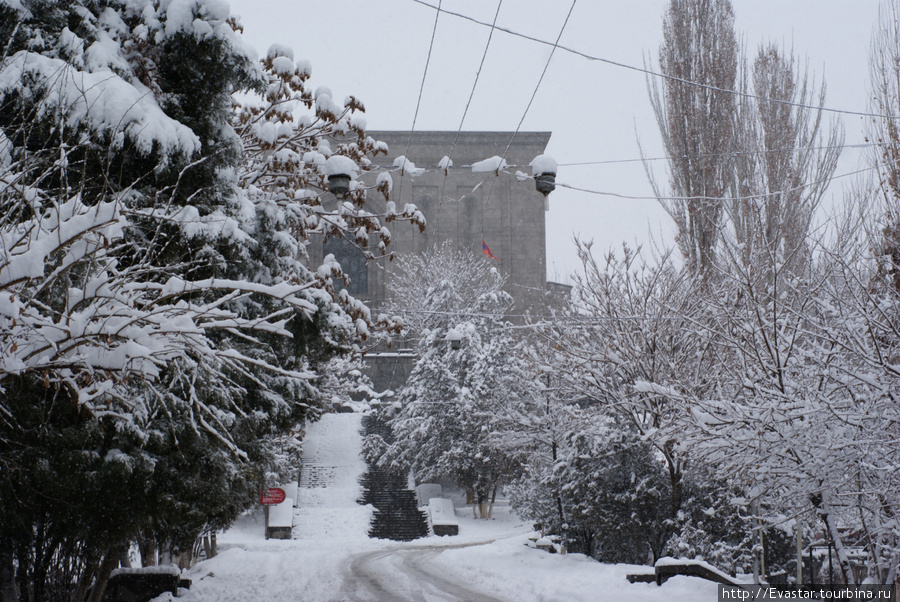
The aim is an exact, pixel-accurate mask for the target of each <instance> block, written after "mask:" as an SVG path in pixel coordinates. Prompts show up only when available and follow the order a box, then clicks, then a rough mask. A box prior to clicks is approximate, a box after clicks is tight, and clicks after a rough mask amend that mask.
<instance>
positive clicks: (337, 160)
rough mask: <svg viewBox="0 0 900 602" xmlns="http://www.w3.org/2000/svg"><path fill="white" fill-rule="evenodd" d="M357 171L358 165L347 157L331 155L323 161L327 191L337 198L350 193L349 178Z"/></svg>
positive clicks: (344, 196)
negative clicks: (326, 178)
mask: <svg viewBox="0 0 900 602" xmlns="http://www.w3.org/2000/svg"><path fill="white" fill-rule="evenodd" d="M358 172H359V166H357V165H356V162H355V161H353V159H351V158H349V157H344V156H342V155H331V156H330V157H328V159H327V160H326V161H325V175H326V176H327V177H328V191H329V192H330V193H331V194H333V195H334V196H336V197H337V198H339V199H343V198H346V196H347V195H348V194H350V180H352V179H353V178H354V177H355V176H356V174H357V173H358Z"/></svg>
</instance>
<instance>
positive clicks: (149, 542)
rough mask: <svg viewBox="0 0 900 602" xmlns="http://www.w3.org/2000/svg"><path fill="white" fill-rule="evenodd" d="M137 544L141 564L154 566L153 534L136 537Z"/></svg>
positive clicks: (154, 545) (154, 546) (154, 547)
mask: <svg viewBox="0 0 900 602" xmlns="http://www.w3.org/2000/svg"><path fill="white" fill-rule="evenodd" d="M137 544H138V550H139V551H140V552H141V566H156V540H155V539H154V538H153V536H152V535H150V536H148V537H138V540H137Z"/></svg>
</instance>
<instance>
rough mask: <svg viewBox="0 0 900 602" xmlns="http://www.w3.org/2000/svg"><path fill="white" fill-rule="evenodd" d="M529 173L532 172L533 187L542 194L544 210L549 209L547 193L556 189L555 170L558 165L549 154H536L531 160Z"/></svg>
mask: <svg viewBox="0 0 900 602" xmlns="http://www.w3.org/2000/svg"><path fill="white" fill-rule="evenodd" d="M529 165H530V166H531V173H532V174H534V187H535V189H536V190H537V191H538V192H540V193H541V194H542V195H544V210H545V211H549V210H550V202H549V201H548V199H547V195H549V194H550V193H551V192H553V191H554V190H556V171H557V169H558V168H559V165H558V164H557V163H556V159H554V158H553V157H551V156H550V155H538V156H537V157H535V158H534V159H532V160H531V163H530V164H529Z"/></svg>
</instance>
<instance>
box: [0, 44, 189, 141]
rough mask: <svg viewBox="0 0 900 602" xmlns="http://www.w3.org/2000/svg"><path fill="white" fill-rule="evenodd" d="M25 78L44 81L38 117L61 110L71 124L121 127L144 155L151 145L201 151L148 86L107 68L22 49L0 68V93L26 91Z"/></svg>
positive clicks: (113, 129) (119, 128)
mask: <svg viewBox="0 0 900 602" xmlns="http://www.w3.org/2000/svg"><path fill="white" fill-rule="evenodd" d="M29 78H34V79H36V80H38V81H43V82H45V84H44V85H45V88H46V91H47V93H46V94H45V95H44V96H42V98H41V101H40V103H38V105H37V107H36V113H37V114H36V117H37V118H40V117H42V116H43V115H46V114H48V113H53V112H54V111H61V112H62V113H63V114H64V115H65V119H66V123H67V125H69V126H70V127H77V126H78V125H79V124H81V123H82V122H87V123H88V124H89V125H90V127H91V128H92V129H94V130H98V131H103V130H109V131H112V132H124V133H125V135H127V136H128V137H129V138H130V139H131V140H132V141H133V142H134V143H135V146H136V147H137V149H138V150H139V151H140V152H141V153H143V154H149V153H150V152H151V151H152V150H153V147H154V144H158V145H159V146H160V147H161V148H162V149H163V151H164V153H167V154H168V153H183V154H185V155H188V156H190V155H192V154H193V153H195V152H198V151H199V150H200V140H199V138H197V136H196V135H195V134H194V132H193V131H191V129H190V128H188V127H187V126H185V125H183V124H181V123H179V122H178V121H175V120H174V119H172V118H170V117H169V116H167V115H166V114H165V113H163V111H162V109H161V108H160V107H159V105H157V104H156V101H155V100H154V98H153V94H152V93H150V92H149V90H147V89H146V88H144V86H143V85H141V84H139V83H129V82H127V81H125V80H124V79H122V78H121V77H120V76H118V75H117V74H115V73H114V72H112V71H110V70H100V71H97V72H94V73H86V72H83V71H77V70H75V69H73V68H72V66H71V65H68V64H67V63H66V62H65V61H62V60H60V59H55V58H50V57H46V56H41V55H39V54H34V53H32V52H27V51H24V50H23V51H20V52H17V53H16V54H14V55H13V56H12V57H11V58H10V59H9V60H8V61H7V62H6V63H5V64H4V65H3V69H2V70H0V95H3V96H5V95H7V94H10V93H13V92H18V93H27V91H26V90H25V89H24V87H25V85H26V83H27V82H28V81H29ZM115 139H116V140H119V139H118V138H115ZM118 143H119V144H121V141H119V142H118Z"/></svg>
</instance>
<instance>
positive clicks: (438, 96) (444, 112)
mask: <svg viewBox="0 0 900 602" xmlns="http://www.w3.org/2000/svg"><path fill="white" fill-rule="evenodd" d="M424 1H425V2H428V3H430V4H432V5H434V6H437V4H438V0H424ZM667 3H668V2H667V0H580V1H577V2H576V4H575V7H574V9H573V10H572V13H571V16H570V18H569V19H568V23H567V24H566V26H565V29H564V31H563V33H562V38H561V39H560V44H561V45H562V46H566V47H568V48H570V49H572V50H576V51H578V52H581V53H584V54H588V55H591V56H593V57H599V58H602V59H606V60H609V61H614V62H618V63H622V64H624V65H630V66H633V67H643V66H644V64H645V61H647V60H649V61H651V62H652V65H651V67H652V68H653V69H654V70H656V62H657V55H658V51H659V46H660V43H661V41H662V18H663V13H664V10H665V7H666V5H667ZM733 5H734V12H735V22H736V29H737V32H738V35H739V36H740V37H741V39H742V42H743V44H744V45H745V46H746V47H747V49H748V54H751V55H753V54H755V51H756V48H757V47H758V46H759V45H760V44H761V43H768V42H777V43H779V44H780V45H782V47H784V48H786V49H788V50H790V49H793V51H794V53H795V55H797V56H799V57H801V58H805V60H808V65H809V70H810V73H811V75H812V76H814V77H815V79H816V81H822V79H823V77H824V80H825V82H826V84H827V90H828V91H827V97H826V105H827V106H828V107H832V108H835V109H842V110H847V111H866V110H867V109H868V107H867V87H868V81H867V77H868V48H869V44H870V39H871V33H872V30H873V28H874V25H875V22H876V20H877V17H878V1H877V0H733ZM231 7H232V12H233V13H235V14H237V15H239V16H240V17H241V22H242V23H243V25H244V27H245V34H244V36H245V38H246V40H247V41H248V42H249V43H250V45H252V46H253V47H255V48H256V49H257V52H258V53H259V54H260V55H263V54H265V52H266V50H267V49H268V47H269V46H270V45H271V44H272V43H275V42H278V43H282V44H286V45H288V46H291V47H292V48H293V49H294V53H295V58H298V59H299V58H305V59H308V60H309V61H311V63H312V83H313V86H314V87H316V86H320V85H324V86H328V87H329V88H331V90H332V91H333V93H334V97H335V98H336V99H338V100H340V99H343V98H345V97H346V96H347V95H350V94H352V95H354V96H356V97H358V98H360V99H361V100H362V101H363V102H364V103H365V106H366V119H367V122H368V127H369V129H372V130H375V129H385V130H387V129H390V130H409V129H411V128H412V127H413V120H414V116H415V115H416V107H417V104H418V116H417V117H416V118H415V119H416V121H415V129H416V130H453V131H455V130H457V129H458V128H459V127H460V120H461V119H462V117H463V113H464V111H465V108H466V102H467V100H468V98H469V96H470V94H471V93H472V89H473V85H474V84H475V76H476V73H477V71H478V68H479V64H480V63H481V61H482V56H483V53H484V50H485V45H486V44H487V41H488V36H489V35H490V34H491V29H490V28H489V27H486V26H484V25H479V24H477V23H473V22H471V21H468V20H465V19H462V18H460V17H457V16H453V15H449V14H441V15H440V16H439V17H438V19H437V29H436V33H435V36H434V44H433V47H431V59H430V62H429V64H428V71H427V76H426V77H425V82H424V88H423V89H422V94H421V101H420V102H419V90H420V87H421V86H422V81H423V73H424V71H425V65H426V59H427V57H428V54H429V47H430V46H431V40H432V31H433V30H434V26H435V16H436V11H435V10H434V9H433V8H430V7H428V6H425V5H423V4H421V3H418V2H416V1H415V0H377V1H374V0H231ZM497 7H498V2H497V1H495V0H443V2H442V8H444V9H446V10H448V11H453V12H458V13H461V14H464V15H466V16H469V17H472V18H474V19H477V20H479V21H484V22H487V23H490V22H492V21H493V20H494V15H495V13H497ZM571 7H572V0H502V4H501V5H500V10H499V15H498V18H497V25H498V26H499V27H503V28H507V29H509V30H512V31H515V32H517V33H521V34H524V35H527V36H532V37H535V38H539V39H541V40H546V41H549V42H551V43H552V42H553V41H555V40H556V39H557V37H558V36H559V34H560V30H561V28H562V27H563V24H564V23H565V22H566V16H567V14H568V13H569V10H570V8H571ZM550 53H551V46H548V45H545V44H540V43H538V42H535V41H530V40H526V39H523V38H521V37H517V36H513V35H510V34H509V33H505V32H503V31H495V32H494V33H493V36H492V37H491V42H490V47H489V49H488V51H487V55H486V58H485V61H484V67H483V69H482V72H481V75H480V77H479V79H478V84H477V86H476V87H475V92H474V96H473V98H472V102H471V105H470V106H469V109H468V112H467V113H466V117H465V122H464V123H463V125H462V127H463V129H466V130H495V131H497V130H500V131H507V130H508V131H514V130H515V129H516V128H517V127H518V126H519V123H520V121H521V122H522V125H521V130H522V131H550V132H552V133H553V136H552V138H551V139H550V144H549V146H548V149H547V152H548V153H549V154H550V155H552V156H553V157H554V158H555V159H556V160H557V161H558V162H559V163H560V164H561V166H560V169H559V174H558V177H557V181H558V182H562V183H565V184H569V185H572V186H576V187H580V188H585V189H589V190H594V191H600V192H606V193H615V194H618V195H625V196H637V197H649V196H651V189H650V187H649V185H648V182H647V176H646V174H645V171H644V167H643V165H642V164H641V163H640V162H639V161H631V162H629V161H628V160H634V159H638V158H639V157H640V154H641V153H640V150H639V146H638V142H639V141H640V145H641V146H642V147H643V150H644V154H645V155H646V156H648V157H660V156H661V153H662V151H661V144H660V137H659V131H658V129H657V127H656V123H655V120H654V118H653V115H652V112H651V108H650V103H649V100H648V93H647V83H646V76H645V75H644V74H642V73H640V72H638V71H635V70H630V69H627V68H624V67H620V66H614V65H610V64H608V63H604V62H601V61H596V60H590V59H586V58H584V57H581V56H576V55H575V54H573V53H571V52H567V51H564V50H561V49H557V50H556V52H555V53H554V54H553V57H552V59H551V61H550V63H549V67H548V69H547V72H546V75H545V76H544V78H543V81H542V82H541V84H540V86H539V87H538V88H537V94H536V96H535V98H534V102H533V104H532V106H531V108H530V109H529V110H528V112H527V114H525V111H526V106H527V105H528V102H529V100H530V99H531V97H532V94H533V93H534V91H535V88H536V87H537V86H538V81H539V79H540V77H541V72H542V71H543V69H544V67H545V65H546V64H547V60H548V58H549V57H550ZM523 115H524V121H522V118H523ZM837 118H838V119H840V120H841V121H842V122H843V126H844V129H845V132H846V143H847V144H856V143H859V142H861V141H862V138H863V127H864V125H865V123H864V119H865V118H863V117H860V116H852V115H843V116H840V117H837ZM502 151H503V149H502V148H501V149H498V152H497V153H496V154H498V155H499V154H502ZM448 152H449V149H448ZM410 159H412V160H413V161H415V157H410ZM860 159H861V151H860V150H858V149H846V150H845V151H844V155H843V159H842V162H841V164H840V166H839V167H838V171H837V173H838V174H841V173H848V172H851V171H854V170H856V169H857V168H858V164H859V161H860ZM610 161H616V162H614V163H601V164H594V165H582V166H575V165H566V164H572V163H590V162H610ZM653 164H654V166H655V168H656V170H657V177H658V179H659V180H660V181H661V182H665V166H664V163H662V162H658V161H657V162H654V163H653ZM850 182H851V178H849V177H847V178H838V179H836V180H835V181H834V182H833V184H832V186H831V188H830V189H829V192H828V197H829V200H833V201H834V202H840V199H841V197H842V190H843V188H844V187H846V186H847V185H849V184H850ZM651 233H652V235H653V237H654V238H655V239H656V240H657V241H660V242H661V243H663V244H666V245H671V244H672V235H673V228H672V224H671V220H670V219H669V218H668V216H667V215H666V214H665V212H664V211H663V210H662V209H661V208H660V207H659V205H658V204H657V203H656V201H654V200H639V199H623V198H619V197H616V196H611V195H600V194H589V193H584V192H578V191H574V190H567V189H563V188H558V189H557V190H556V191H555V192H554V193H553V194H552V195H551V197H550V211H549V213H548V214H547V270H548V278H549V279H551V280H561V281H562V280H566V279H567V275H568V274H570V273H571V272H573V271H576V270H578V268H579V263H578V260H577V257H576V255H575V250H574V245H573V242H572V238H573V236H576V235H577V236H578V237H580V238H583V239H590V240H593V241H594V243H595V248H596V249H606V248H609V247H618V246H620V245H621V244H622V242H623V241H624V242H628V243H629V244H632V245H633V244H645V245H646V244H647V243H648V241H649V240H650V236H651Z"/></svg>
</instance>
